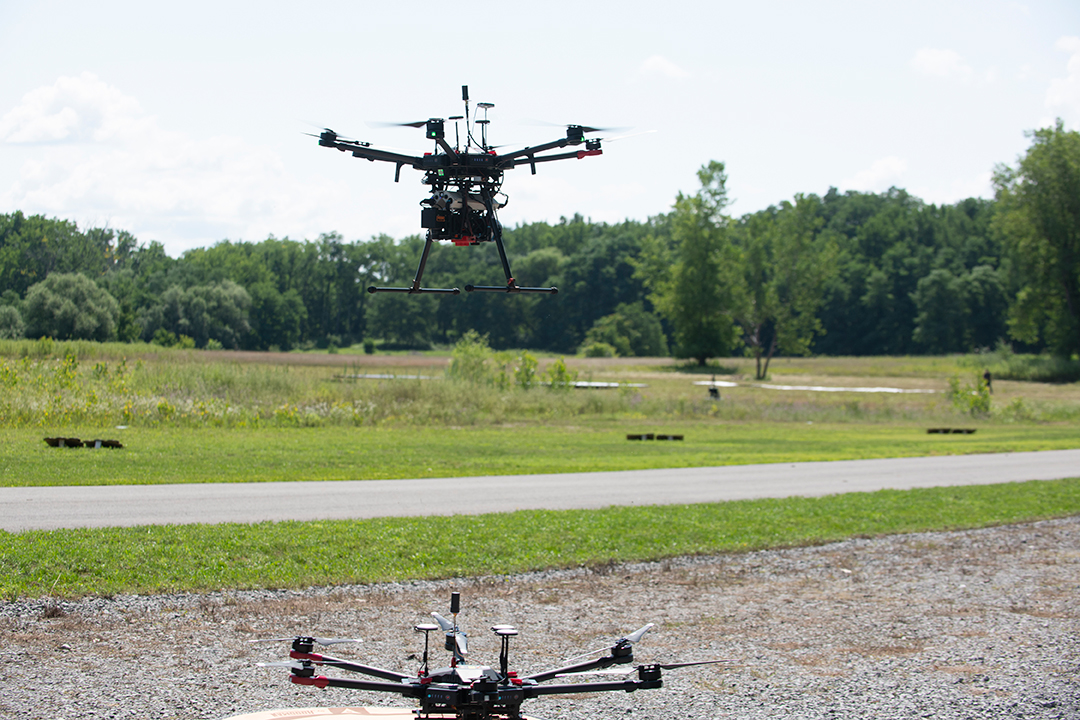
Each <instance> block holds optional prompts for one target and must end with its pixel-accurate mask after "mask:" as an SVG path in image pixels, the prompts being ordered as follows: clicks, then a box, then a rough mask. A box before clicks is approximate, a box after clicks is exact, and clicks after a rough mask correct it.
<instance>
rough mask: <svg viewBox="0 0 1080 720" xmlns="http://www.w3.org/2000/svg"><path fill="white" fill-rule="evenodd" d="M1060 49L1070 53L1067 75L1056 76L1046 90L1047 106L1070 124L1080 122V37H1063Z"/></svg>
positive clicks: (1058, 43)
mask: <svg viewBox="0 0 1080 720" xmlns="http://www.w3.org/2000/svg"><path fill="white" fill-rule="evenodd" d="M1056 47H1057V49H1058V50H1061V51H1063V52H1067V53H1069V61H1068V64H1067V66H1066V71H1067V75H1066V76H1065V77H1063V78H1054V79H1053V80H1051V81H1050V87H1049V88H1048V89H1047V90H1046V107H1047V109H1048V110H1050V111H1051V112H1053V113H1054V114H1055V115H1057V116H1059V117H1061V118H1062V119H1064V120H1066V121H1067V122H1069V123H1070V124H1075V123H1077V122H1080V37H1063V38H1061V39H1059V40H1058V41H1057V44H1056Z"/></svg>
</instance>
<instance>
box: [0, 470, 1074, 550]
mask: <svg viewBox="0 0 1080 720" xmlns="http://www.w3.org/2000/svg"><path fill="white" fill-rule="evenodd" d="M1066 477H1080V450H1048V451H1045V452H1028V453H1005V454H995V455H957V456H947V457H920V458H899V459H886V460H842V461H836V462H807V463H783V464H775V465H734V466H728V467H705V468H681V469H677V470H631V471H626V472H599V473H566V474H555V475H505V476H488V477H463V478H428V479H422V480H367V481H357V482H346V481H343V482H296V483H289V482H273V483H219V484H186V485H116V486H103V487H101V486H99V487H30V488H0V528H2V529H3V530H7V531H10V532H20V531H23V530H32V529H56V528H76V527H109V526H132V525H166V524H189V523H224V522H239V523H250V522H259V521H263V520H320V519H338V518H370V517H391V516H407V515H458V514H477V513H489V512H509V511H513V510H521V509H539V508H544V509H552V510H566V509H572V508H599V507H606V506H609V505H664V504H679V503H701V502H719V501H725V500H741V499H746V498H763V497H788V496H793V495H801V496H820V495H832V494H835V493H844V492H869V491H874V490H881V489H884V488H894V489H908V488H924V487H935V486H944V485H978V484H991V483H1002V482H1013V481H1023V480H1050V479H1056V478H1066Z"/></svg>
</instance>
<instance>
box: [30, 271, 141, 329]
mask: <svg viewBox="0 0 1080 720" xmlns="http://www.w3.org/2000/svg"><path fill="white" fill-rule="evenodd" d="M24 310H25V320H26V325H27V335H28V336H30V337H41V336H47V337H51V338H55V339H56V340H98V341H101V342H104V341H106V340H112V339H113V338H114V337H116V320H117V318H118V317H119V315H120V305H119V304H118V303H117V302H116V299H115V298H114V297H113V296H112V295H110V294H109V293H108V292H107V291H105V290H103V289H102V288H100V287H98V286H97V285H95V284H94V281H93V280H91V279H90V278H88V277H86V276H85V275H82V274H81V273H53V274H52V275H49V276H48V277H47V278H45V279H44V280H42V281H41V282H39V283H36V284H34V285H32V286H30V289H29V290H27V291H26V300H25V302H24Z"/></svg>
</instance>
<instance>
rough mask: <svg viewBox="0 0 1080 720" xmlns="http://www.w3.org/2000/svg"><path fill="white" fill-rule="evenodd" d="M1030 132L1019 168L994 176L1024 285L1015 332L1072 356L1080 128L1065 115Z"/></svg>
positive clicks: (1076, 326) (1079, 235) (1079, 337)
mask: <svg viewBox="0 0 1080 720" xmlns="http://www.w3.org/2000/svg"><path fill="white" fill-rule="evenodd" d="M1029 135H1030V137H1031V138H1032V143H1031V147H1029V148H1028V150H1027V152H1026V153H1025V154H1024V155H1023V156H1022V157H1021V158H1020V159H1019V163H1018V164H1017V167H1015V168H1012V167H1008V166H1005V165H1001V166H998V167H997V168H996V169H995V173H994V186H995V188H996V190H997V199H998V202H999V203H1000V205H1001V212H1000V214H999V215H998V217H997V218H996V220H995V223H996V227H997V229H998V230H999V231H1000V232H1001V233H1002V234H1003V236H1004V237H1005V239H1006V242H1007V243H1008V246H1009V250H1010V251H1011V256H1012V260H1013V267H1014V269H1015V272H1016V276H1017V278H1016V279H1017V286H1018V291H1017V293H1016V296H1015V300H1014V301H1013V304H1012V307H1011V309H1010V313H1009V333H1010V334H1011V335H1012V336H1013V337H1014V338H1016V339H1018V340H1021V341H1024V342H1028V343H1034V342H1036V341H1038V340H1039V339H1040V338H1044V339H1046V340H1048V341H1049V342H1050V344H1051V345H1052V347H1053V349H1054V350H1055V351H1057V352H1058V353H1060V354H1064V355H1070V354H1072V353H1075V352H1077V351H1080V133H1077V132H1076V131H1066V130H1065V128H1064V126H1063V124H1062V121H1061V120H1060V119H1059V120H1058V121H1057V124H1056V125H1055V126H1054V127H1053V128H1043V129H1041V130H1035V131H1034V132H1032V133H1030V134H1029Z"/></svg>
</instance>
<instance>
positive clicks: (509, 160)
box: [495, 138, 570, 167]
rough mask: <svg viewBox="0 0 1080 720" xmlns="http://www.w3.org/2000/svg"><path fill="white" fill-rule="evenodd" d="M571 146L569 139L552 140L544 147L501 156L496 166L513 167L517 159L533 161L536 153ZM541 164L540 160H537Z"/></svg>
mask: <svg viewBox="0 0 1080 720" xmlns="http://www.w3.org/2000/svg"><path fill="white" fill-rule="evenodd" d="M569 144H570V140H569V139H568V138H559V139H558V140H552V141H551V142H549V143H544V144H543V145H537V146H536V147H527V148H522V149H521V150H515V151H514V152H508V153H506V154H505V155H500V156H499V157H498V159H497V160H496V162H495V164H496V165H498V166H501V167H513V166H514V163H513V161H514V160H516V159H517V158H522V157H528V158H529V160H530V161H531V160H532V159H533V156H534V155H536V153H541V152H546V151H548V150H554V149H555V148H564V147H566V146H567V145H569ZM537 161H538V162H539V161H540V159H539V158H537Z"/></svg>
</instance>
